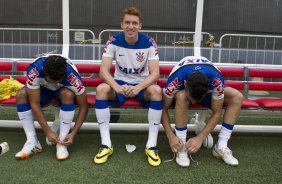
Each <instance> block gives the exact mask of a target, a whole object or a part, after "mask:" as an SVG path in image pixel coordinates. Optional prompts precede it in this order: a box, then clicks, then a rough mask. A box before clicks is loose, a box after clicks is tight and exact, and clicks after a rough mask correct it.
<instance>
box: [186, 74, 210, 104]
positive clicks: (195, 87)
mask: <svg viewBox="0 0 282 184" xmlns="http://www.w3.org/2000/svg"><path fill="white" fill-rule="evenodd" d="M187 87H188V90H189V94H190V97H192V98H193V99H194V100H197V101H199V100H202V99H203V98H204V97H205V96H206V95H207V93H208V91H209V79H208V77H207V76H206V75H204V74H203V73H201V72H199V71H195V72H193V73H192V74H191V75H190V76H189V77H188V78H187Z"/></svg>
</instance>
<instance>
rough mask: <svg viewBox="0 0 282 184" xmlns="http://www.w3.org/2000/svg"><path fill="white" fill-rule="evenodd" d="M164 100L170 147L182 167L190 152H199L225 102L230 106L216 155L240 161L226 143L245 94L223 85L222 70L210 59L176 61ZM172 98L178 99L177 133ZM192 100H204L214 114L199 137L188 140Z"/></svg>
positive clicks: (229, 163)
mask: <svg viewBox="0 0 282 184" xmlns="http://www.w3.org/2000/svg"><path fill="white" fill-rule="evenodd" d="M163 101H164V109H163V114H162V123H163V126H164V129H165V132H166V135H167V137H168V140H169V144H170V147H171V150H172V151H173V152H175V153H176V163H177V164H178V165H180V166H182V167H188V166H189V165H190V160H189V158H188V155H187V153H188V152H190V153H196V152H197V151H198V150H199V149H200V147H201V145H202V143H203V140H205V139H206V138H207V136H208V135H209V134H210V133H211V131H212V130H213V129H214V127H215V126H216V125H217V123H218V122H219V120H220V118H221V112H222V106H223V103H225V104H226V105H227V107H226V110H225V112H224V116H223V123H222V128H221V130H220V132H219V136H218V142H217V143H216V144H215V146H214V148H213V155H214V156H215V157H218V158H221V159H223V160H224V162H225V163H226V164H228V165H232V166H235V165H238V164H239V162H238V160H237V159H236V158H235V157H233V155H232V151H231V150H230V149H229V148H228V147H227V142H228V140H229V139H230V136H231V133H232V129H233V127H234V124H235V122H236V120H237V117H238V115H239V111H240V109H241V104H242V101H243V95H242V94H241V93H240V92H239V91H238V90H236V89H233V88H231V87H228V86H225V85H224V79H223V77H222V75H221V73H220V71H219V70H218V69H217V68H216V67H215V66H213V64H212V63H211V62H210V61H209V60H208V59H206V58H204V57H193V56H188V57H185V58H183V59H182V60H181V61H180V62H179V63H178V64H176V65H175V67H174V68H173V70H172V72H171V73H170V75H169V78H168V81H167V83H166V85H165V87H164V89H163ZM173 101H175V109H174V118H175V134H174V132H173V131H172V129H171V126H170V120H169V114H168V109H169V108H170V107H171V105H172V104H173ZM189 103H201V104H202V105H204V106H207V107H208V108H210V109H211V110H212V113H211V116H210V117H209V118H208V120H207V123H206V125H204V127H203V128H202V130H201V131H200V132H198V134H197V136H195V137H193V138H190V139H188V141H187V142H186V135H187V117H188V109H189Z"/></svg>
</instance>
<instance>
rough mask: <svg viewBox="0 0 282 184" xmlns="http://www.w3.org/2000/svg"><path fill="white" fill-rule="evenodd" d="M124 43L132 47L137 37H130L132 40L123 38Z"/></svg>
mask: <svg viewBox="0 0 282 184" xmlns="http://www.w3.org/2000/svg"><path fill="white" fill-rule="evenodd" d="M125 41H126V43H127V44H128V45H134V44H135V43H136V42H137V41H138V37H132V38H128V37H127V38H125Z"/></svg>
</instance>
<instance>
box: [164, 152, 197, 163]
mask: <svg viewBox="0 0 282 184" xmlns="http://www.w3.org/2000/svg"><path fill="white" fill-rule="evenodd" d="M188 156H189V158H190V159H191V160H192V162H194V163H196V164H197V165H199V162H198V161H196V160H194V159H193V157H192V155H191V153H190V152H188ZM175 157H176V153H173V158H172V159H168V160H165V161H164V162H171V161H173V160H174V159H175Z"/></svg>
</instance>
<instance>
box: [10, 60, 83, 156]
mask: <svg viewBox="0 0 282 184" xmlns="http://www.w3.org/2000/svg"><path fill="white" fill-rule="evenodd" d="M16 99H17V111H18V116H19V119H20V121H21V123H22V125H23V129H24V132H25V134H26V137H27V140H26V143H25V144H24V146H23V148H22V150H21V151H20V152H18V153H17V154H16V155H15V156H16V158H18V159H25V158H28V157H29V156H31V155H33V154H36V153H40V152H42V146H41V144H40V143H39V141H38V139H37V136H36V132H35V127H34V120H33V115H34V116H35V118H36V119H37V121H38V123H39V124H40V126H41V128H42V130H43V131H44V133H45V134H46V136H47V138H48V141H49V142H52V143H55V144H57V145H56V148H57V153H56V158H57V159H58V160H65V159H67V158H68V157H69V152H68V150H67V146H69V145H71V144H72V143H73V141H74V138H75V135H76V134H77V132H78V130H79V129H80V127H81V125H82V123H83V122H84V120H85V117H86V115H87V112H88V104H87V100H86V92H85V87H84V85H83V84H82V81H81V78H80V76H79V74H78V72H77V69H76V67H75V66H74V65H73V64H72V63H71V61H70V60H69V59H67V58H64V57H62V56H60V55H48V56H43V57H40V58H37V59H36V60H35V61H34V62H33V63H31V64H30V66H29V68H28V71H27V79H26V86H25V87H23V88H22V89H21V90H19V91H18V92H17V94H16ZM55 99H56V100H59V102H60V103H59V105H60V112H59V119H60V133H59V135H57V133H56V132H54V131H53V130H52V129H51V128H50V127H49V126H48V124H47V121H46V119H45V117H44V113H43V111H42V108H43V107H46V106H48V104H49V103H51V102H52V100H55ZM75 101H76V103H77V104H78V106H79V112H78V116H77V119H76V122H75V126H74V127H73V129H72V131H71V133H69V131H70V128H71V123H72V121H73V117H74V112H75V104H74V103H75Z"/></svg>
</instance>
